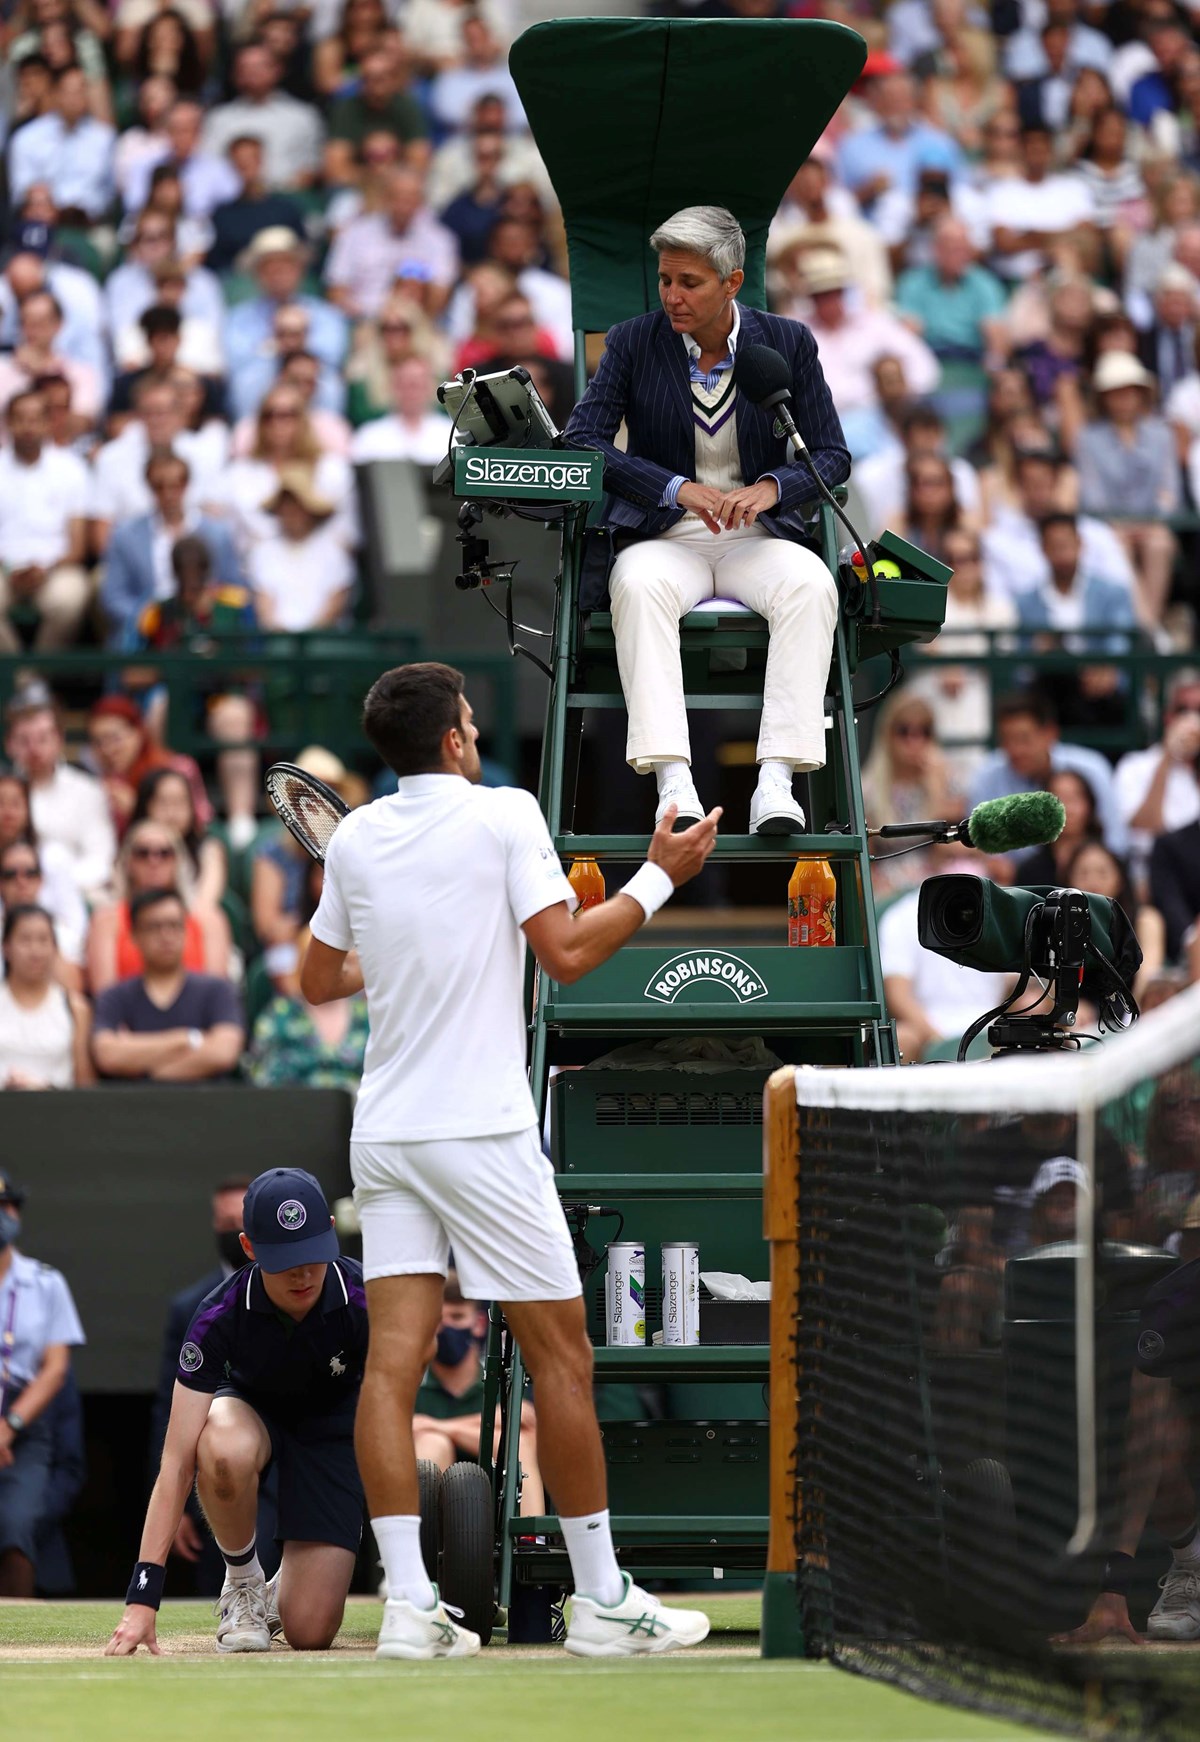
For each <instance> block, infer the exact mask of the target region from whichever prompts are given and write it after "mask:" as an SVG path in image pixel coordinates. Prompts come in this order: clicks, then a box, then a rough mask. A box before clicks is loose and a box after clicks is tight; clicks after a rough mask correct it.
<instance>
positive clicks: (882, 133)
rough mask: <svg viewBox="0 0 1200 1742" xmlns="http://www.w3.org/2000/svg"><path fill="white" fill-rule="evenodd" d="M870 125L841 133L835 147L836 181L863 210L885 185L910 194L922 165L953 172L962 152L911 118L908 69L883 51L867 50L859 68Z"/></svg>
mask: <svg viewBox="0 0 1200 1742" xmlns="http://www.w3.org/2000/svg"><path fill="white" fill-rule="evenodd" d="M862 80H863V85H864V91H865V95H866V101H867V106H868V107H869V108H870V110H871V112H872V114H873V115H874V117H875V122H874V125H873V126H870V127H864V128H863V129H862V130H861V131H860V132H857V133H847V134H846V135H845V136H844V137H843V139H842V141H841V144H840V146H839V148H838V173H839V176H840V179H841V180H842V182H843V183H844V184H845V185H846V187H848V188H849V189H850V191H851V192H852V193H853V194H854V195H855V196H856V197H857V199H858V201H859V203H860V204H861V205H863V206H864V207H866V208H867V209H869V208H870V207H871V206H872V205H873V204H874V202H875V201H876V200H877V199H878V198H879V196H880V195H881V194H883V193H886V192H887V191H888V189H889V188H899V189H900V190H901V191H902V192H904V193H906V194H910V195H911V194H915V193H916V190H917V178H918V176H919V174H920V172H921V170H922V169H942V170H945V171H946V173H947V174H948V175H950V176H952V177H953V176H958V175H960V174H961V172H962V168H963V155H962V152H961V150H960V149H959V147H958V145H957V144H956V143H955V142H954V140H953V139H951V137H950V135H949V134H948V133H943V132H942V131H941V129H940V128H938V127H931V126H930V125H929V123H928V122H926V121H921V120H918V118H917V97H916V85H915V83H914V80H913V77H912V75H911V73H909V72H908V71H907V69H906V68H904V67H902V66H901V65H900V63H899V62H898V61H895V60H893V59H892V58H891V56H890V55H885V54H879V53H875V54H871V55H868V57H867V60H866V63H865V65H864V66H863V71H862Z"/></svg>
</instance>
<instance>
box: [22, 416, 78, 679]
mask: <svg viewBox="0 0 1200 1742" xmlns="http://www.w3.org/2000/svg"><path fill="white" fill-rule="evenodd" d="M8 431H9V437H10V440H11V446H9V447H5V448H0V652H2V653H7V654H11V653H17V652H19V651H20V649H21V646H22V640H21V635H20V633H19V632H18V626H17V623H16V622H15V621H14V619H13V613H14V612H16V613H17V614H18V618H19V617H20V616H21V615H22V614H25V613H31V614H32V618H33V627H34V644H35V646H37V647H41V648H47V647H68V646H70V644H71V643H72V642H73V641H74V640H75V638H76V636H77V635H78V633H79V629H80V625H81V624H82V622H83V617H84V613H85V611H86V610H87V607H88V601H89V599H90V597H91V583H90V582H89V580H88V577H87V574H86V572H85V570H84V567H83V562H84V558H85V555H86V551H87V513H88V507H89V488H88V478H87V473H86V471H85V470H84V467H83V465H82V463H81V461H79V460H78V459H77V458H76V457H75V455H74V454H70V453H67V452H66V451H65V449H63V448H56V447H54V446H52V445H51V443H50V442H49V441H48V440H47V428H46V410H45V406H44V405H43V404H42V401H41V398H40V396H39V395H38V394H36V393H18V394H17V395H16V397H15V398H13V399H11V400H10V401H9V403H8Z"/></svg>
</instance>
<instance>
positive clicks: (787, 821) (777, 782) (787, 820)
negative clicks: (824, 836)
mask: <svg viewBox="0 0 1200 1742" xmlns="http://www.w3.org/2000/svg"><path fill="white" fill-rule="evenodd" d="M804 824H805V818H804V811H803V810H802V808H801V807H800V805H799V804H798V803H797V802H796V800H795V799H794V798H793V797H792V783H791V781H790V780H783V779H781V778H780V776H779V775H777V774H760V775H759V777H758V785H757V786H756V787H755V789H754V796H753V798H752V799H751V800H750V833H751V834H752V835H802V834H803V833H804Z"/></svg>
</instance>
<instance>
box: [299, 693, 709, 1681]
mask: <svg viewBox="0 0 1200 1742" xmlns="http://www.w3.org/2000/svg"><path fill="white" fill-rule="evenodd" d="M363 728H364V730H365V732H366V735H367V737H368V738H369V739H370V741H371V743H372V744H373V745H374V746H375V749H376V750H377V751H378V752H379V754H380V756H381V757H382V758H383V760H384V761H385V762H386V763H387V764H388V766H389V767H390V768H391V769H392V770H393V771H394V772H395V773H396V774H397V775H398V776H399V784H398V789H397V791H396V792H395V793H394V794H392V795H389V796H387V797H385V798H381V799H377V800H376V801H375V803H374V804H369V805H364V806H363V807H362V808H360V809H359V810H356V811H353V812H352V813H351V814H350V815H349V816H348V817H346V818H345V819H344V820H343V821H342V822H341V823H340V824H339V825H338V828H337V832H336V833H335V834H334V836H333V839H332V840H331V842H330V845H329V849H328V852H327V855H326V860H325V884H324V889H323V891H322V895H321V904H320V906H319V907H318V909H317V911H316V914H315V915H314V916H313V920H312V942H311V943H310V945H309V949H308V953H307V955H306V956H305V959H304V964H303V967H302V969H301V974H300V984H301V987H302V989H303V992H304V995H305V997H306V998H309V999H311V1000H312V1002H313V1003H314V1004H321V1003H325V1002H327V1001H329V1000H332V999H337V998H345V997H348V996H350V995H351V994H353V993H356V992H358V991H360V990H361V989H362V988H363V986H364V985H365V987H366V993H367V1002H368V1004H369V1006H370V1013H371V1038H370V1041H369V1043H368V1046H367V1055H366V1063H365V1069H364V1074H363V1080H362V1088H361V1090H360V1093H359V1097H358V1102H357V1105H356V1107H355V1113H354V1130H353V1137H352V1141H351V1172H352V1173H353V1176H354V1184H355V1201H356V1203H357V1205H358V1209H359V1215H360V1218H361V1221H362V1236H363V1273H364V1275H365V1277H366V1286H367V1302H368V1310H369V1313H370V1320H371V1350H370V1355H369V1357H368V1360H367V1371H366V1378H365V1380H364V1382H363V1392H362V1400H361V1402H360V1404H359V1411H358V1422H357V1426H356V1430H355V1444H356V1447H357V1451H358V1466H359V1469H360V1470H361V1472H362V1478H363V1484H364V1486H365V1488H366V1491H367V1503H368V1507H369V1510H370V1516H371V1525H372V1528H373V1530H374V1532H375V1539H376V1541H377V1543H378V1544H379V1551H380V1554H381V1555H382V1557H383V1567H384V1575H385V1579H386V1585H387V1602H386V1604H385V1605H384V1617H383V1625H382V1628H381V1630H380V1636H379V1646H378V1650H377V1655H378V1656H380V1657H400V1658H429V1657H464V1656H470V1655H473V1654H474V1653H475V1652H477V1651H478V1650H479V1639H478V1636H477V1635H476V1634H474V1633H471V1632H470V1631H468V1630H467V1629H466V1628H462V1627H457V1626H455V1624H454V1623H453V1621H452V1620H450V1618H449V1616H448V1614H447V1612H446V1610H445V1608H444V1607H443V1605H442V1603H441V1601H440V1598H439V1596H438V1593H437V1591H436V1589H435V1588H434V1586H433V1585H432V1584H431V1583H430V1581H429V1578H428V1576H427V1574H426V1571H425V1567H424V1565H423V1563H422V1560H421V1550H420V1519H419V1516H418V1510H417V1476H416V1461H415V1457H414V1452H413V1437H412V1417H413V1411H414V1406H415V1403H416V1397H417V1388H418V1386H419V1385H420V1382H421V1378H422V1375H423V1373H424V1371H425V1363H426V1360H427V1357H428V1352H429V1348H430V1346H431V1344H432V1342H433V1340H434V1336H435V1333H436V1331H437V1328H438V1325H439V1323H440V1321H441V1315H442V1285H443V1280H444V1278H445V1276H446V1272H447V1268H448V1260H449V1254H450V1248H451V1246H453V1249H454V1257H455V1262H456V1264H457V1268H458V1275H459V1279H460V1282H461V1285H462V1291H463V1293H464V1294H465V1295H467V1296H468V1297H469V1298H470V1299H473V1300H493V1301H499V1302H500V1303H501V1304H502V1306H503V1308H504V1312H505V1316H506V1317H507V1319H508V1323H509V1325H510V1326H511V1328H512V1330H513V1333H514V1335H515V1336H516V1338H517V1341H518V1343H519V1344H520V1346H521V1350H522V1353H523V1355H524V1357H525V1362H526V1365H527V1366H528V1368H529V1372H530V1374H531V1375H532V1378H533V1382H534V1387H535V1392H536V1397H537V1411H538V1450H539V1457H540V1461H541V1465H542V1470H543V1474H544V1476H545V1478H546V1484H547V1487H548V1488H549V1489H550V1491H551V1493H552V1494H553V1496H554V1501H555V1504H556V1506H557V1509H558V1513H559V1517H560V1524H561V1529H562V1534H563V1537H564V1539H565V1542H566V1547H567V1552H568V1554H569V1556H570V1560H571V1571H572V1575H573V1578H574V1584H575V1592H576V1595H575V1601H574V1604H573V1607H572V1617H571V1625H570V1630H569V1632H568V1634H567V1640H566V1645H567V1650H568V1651H570V1652H573V1653H575V1654H576V1655H578V1656H591V1657H615V1656H626V1655H632V1654H634V1653H636V1652H645V1651H665V1650H669V1649H671V1648H672V1647H674V1646H679V1645H691V1644H695V1643H697V1642H698V1641H699V1640H701V1639H703V1638H704V1636H705V1634H706V1633H707V1632H708V1620H707V1617H706V1616H704V1615H701V1614H698V1613H693V1612H686V1611H683V1610H678V1609H663V1608H662V1607H661V1606H660V1604H659V1603H658V1600H657V1599H656V1598H654V1597H651V1596H649V1595H648V1594H647V1593H646V1592H644V1591H641V1590H639V1589H638V1588H637V1587H636V1586H633V1585H631V1583H630V1580H629V1578H628V1576H627V1575H625V1574H623V1573H622V1572H621V1571H620V1569H619V1568H618V1566H617V1562H616V1557H615V1554H614V1552H613V1544H612V1535H611V1532H610V1529H609V1519H608V1512H607V1510H606V1504H605V1500H606V1495H605V1470H604V1454H603V1450H602V1447H601V1441H600V1431H599V1428H598V1426H597V1422H596V1414H595V1408H594V1405H593V1401H592V1349H591V1344H590V1342H589V1341H588V1336H587V1331H586V1327H585V1321H584V1310H583V1300H582V1293H581V1289H580V1283H579V1273H578V1270H577V1268H576V1265H575V1257H574V1253H573V1251H572V1247H571V1240H570V1237H569V1235H568V1233H567V1225H566V1220H565V1218H564V1216H563V1212H562V1206H561V1204H560V1203H559V1199H558V1194H557V1192H556V1191H555V1188H554V1177H553V1172H552V1169H551V1167H550V1164H549V1162H548V1161H547V1160H546V1159H545V1157H544V1156H543V1155H542V1151H541V1146H540V1143H539V1140H538V1130H537V1121H536V1115H535V1110H534V1105H533V1098H532V1096H531V1095H530V1092H529V1083H528V1079H527V1074H526V1064H525V1016H524V1011H523V1008H522V1005H523V968H524V958H525V948H524V945H525V940H528V942H529V944H530V945H531V946H532V948H533V952H534V955H535V956H536V957H537V960H538V962H539V963H540V964H541V967H542V969H543V971H544V972H545V973H547V974H549V975H551V976H552V977H553V978H554V979H555V980H558V981H563V982H571V981H574V980H578V979H579V978H580V977H581V976H582V975H584V974H586V973H587V972H588V971H589V970H590V969H592V968H595V967H597V966H599V964H600V963H601V962H604V961H607V960H608V958H609V957H610V956H612V955H613V954H614V953H615V952H616V951H617V950H618V949H619V948H620V947H621V945H622V944H623V943H625V942H626V941H627V940H628V939H629V938H631V937H632V936H633V934H634V933H635V932H636V931H637V930H638V928H639V927H640V926H641V925H642V924H643V923H644V921H645V920H646V919H648V918H649V916H650V915H651V914H652V913H654V912H655V910H656V909H657V908H659V907H660V906H661V905H662V903H663V902H664V901H666V900H667V898H668V897H669V896H670V894H671V892H672V890H673V889H674V888H675V887H676V886H677V885H679V884H681V883H684V882H686V881H687V880H688V879H689V878H690V877H694V876H695V874H696V873H697V872H698V871H699V870H700V868H701V866H702V865H703V864H704V861H705V859H707V857H708V855H709V853H710V852H711V851H712V849H713V845H714V843H715V841H716V834H717V819H718V817H719V815H720V812H719V811H712V812H711V813H710V814H709V815H708V816H707V817H705V818H704V819H703V820H702V821H700V822H698V823H695V824H693V826H692V827H691V828H689V829H687V830H685V831H683V832H681V833H680V834H677V835H672V834H671V832H670V831H671V825H672V824H673V823H674V822H675V820H676V815H677V812H676V809H675V807H674V806H671V807H670V808H669V812H668V814H667V815H665V816H664V818H663V820H662V822H661V824H660V825H659V827H658V828H657V829H656V831H655V834H654V837H653V839H652V841H651V844H650V852H649V859H648V862H647V863H646V864H645V865H643V866H642V867H641V868H640V870H638V871H637V872H635V874H634V876H633V877H632V878H631V880H630V882H629V883H628V884H627V885H626V887H625V888H624V890H622V892H621V893H620V894H619V895H616V896H614V897H613V898H612V900H611V901H606V902H605V903H604V904H603V905H602V906H599V907H594V908H591V909H589V911H587V912H586V913H583V914H581V915H580V916H579V917H578V918H577V919H573V918H572V911H573V908H574V905H575V901H574V894H573V891H572V889H571V887H570V884H569V883H568V882H567V879H566V877H565V876H564V875H563V871H562V867H561V865H560V864H559V861H558V856H557V854H556V853H555V851H554V845H553V842H552V841H551V839H550V835H549V832H548V831H547V828H546V824H545V821H544V820H543V818H542V814H541V812H540V811H539V809H538V806H537V801H536V800H535V799H534V798H533V797H532V796H531V795H530V794H529V793H526V792H520V791H517V790H515V789H512V788H498V789H490V790H489V789H486V788H484V787H481V786H480V785H479V784H478V782H479V778H480V770H479V752H478V749H477V747H476V740H477V738H478V731H477V729H476V727H475V725H474V723H473V720H472V714H471V708H470V706H469V704H468V702H467V700H466V697H465V696H464V695H463V680H462V676H461V674H460V673H459V672H457V671H452V670H451V669H450V668H449V667H448V666H445V665H436V664H418V665H407V666H400V667H398V668H397V669H395V670H393V671H389V672H385V673H384V675H383V676H382V677H381V678H380V679H379V680H378V682H377V683H376V684H375V685H374V686H373V688H372V689H371V691H370V694H369V695H368V696H367V699H366V705H365V708H364V712H363ZM522 932H523V933H524V938H522V935H521V934H522ZM352 951H353V952H354V954H351V952H352Z"/></svg>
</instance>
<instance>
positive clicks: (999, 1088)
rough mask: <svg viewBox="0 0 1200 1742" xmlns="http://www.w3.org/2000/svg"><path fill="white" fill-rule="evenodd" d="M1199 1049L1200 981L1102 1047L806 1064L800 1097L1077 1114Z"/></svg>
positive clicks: (809, 1103) (835, 1102) (819, 1101)
mask: <svg viewBox="0 0 1200 1742" xmlns="http://www.w3.org/2000/svg"><path fill="white" fill-rule="evenodd" d="M1197 1052H1200V985H1196V986H1190V987H1188V989H1187V990H1186V991H1185V992H1181V993H1180V994H1179V995H1178V996H1177V997H1175V998H1172V999H1170V1000H1169V1001H1168V1002H1167V1003H1166V1004H1163V1005H1160V1006H1159V1008H1158V1009H1157V1010H1153V1011H1151V1012H1150V1014H1149V1015H1148V1016H1144V1017H1142V1019H1141V1020H1140V1021H1139V1022H1136V1023H1134V1025H1133V1026H1132V1028H1130V1029H1127V1030H1126V1031H1124V1032H1123V1033H1120V1034H1112V1035H1108V1036H1107V1037H1106V1038H1105V1040H1104V1041H1103V1042H1102V1043H1101V1044H1100V1045H1097V1046H1090V1047H1087V1048H1086V1049H1085V1050H1084V1051H1082V1052H1078V1053H1048V1054H1033V1055H1027V1056H1021V1057H1016V1058H1012V1057H1009V1058H1004V1059H998V1060H983V1061H981V1062H978V1063H970V1064H962V1065H959V1064H951V1065H945V1064H937V1065H913V1066H907V1067H904V1068H901V1069H891V1070H862V1069H859V1070H844V1069H839V1070H822V1069H821V1068H820V1067H819V1066H815V1065H800V1066H798V1067H797V1069H796V1099H797V1100H798V1101H799V1102H800V1104H801V1105H802V1106H805V1107H859V1108H866V1109H870V1108H879V1109H880V1110H882V1109H885V1108H886V1109H890V1110H892V1111H895V1112H901V1113H904V1112H913V1113H917V1112H931V1113H938V1112H943V1113H973V1112H980V1111H982V1110H984V1109H987V1108H996V1107H1011V1108H1013V1109H1014V1110H1019V1111H1020V1112H1022V1113H1076V1112H1079V1111H1080V1110H1081V1109H1084V1108H1093V1109H1094V1108H1099V1107H1101V1106H1103V1105H1104V1104H1105V1103H1106V1102H1108V1101H1112V1100H1115V1099H1116V1098H1117V1097H1118V1096H1120V1095H1124V1094H1127V1093H1128V1092H1129V1091H1130V1090H1131V1089H1133V1088H1134V1087H1135V1086H1136V1085H1137V1084H1138V1083H1141V1082H1144V1081H1146V1079H1147V1078H1150V1077H1158V1076H1161V1075H1162V1074H1163V1072H1164V1071H1168V1070H1170V1069H1171V1068H1172V1066H1174V1065H1178V1064H1183V1063H1184V1062H1185V1061H1186V1060H1188V1059H1190V1058H1193V1057H1194V1056H1195V1055H1196V1054H1197Z"/></svg>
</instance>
